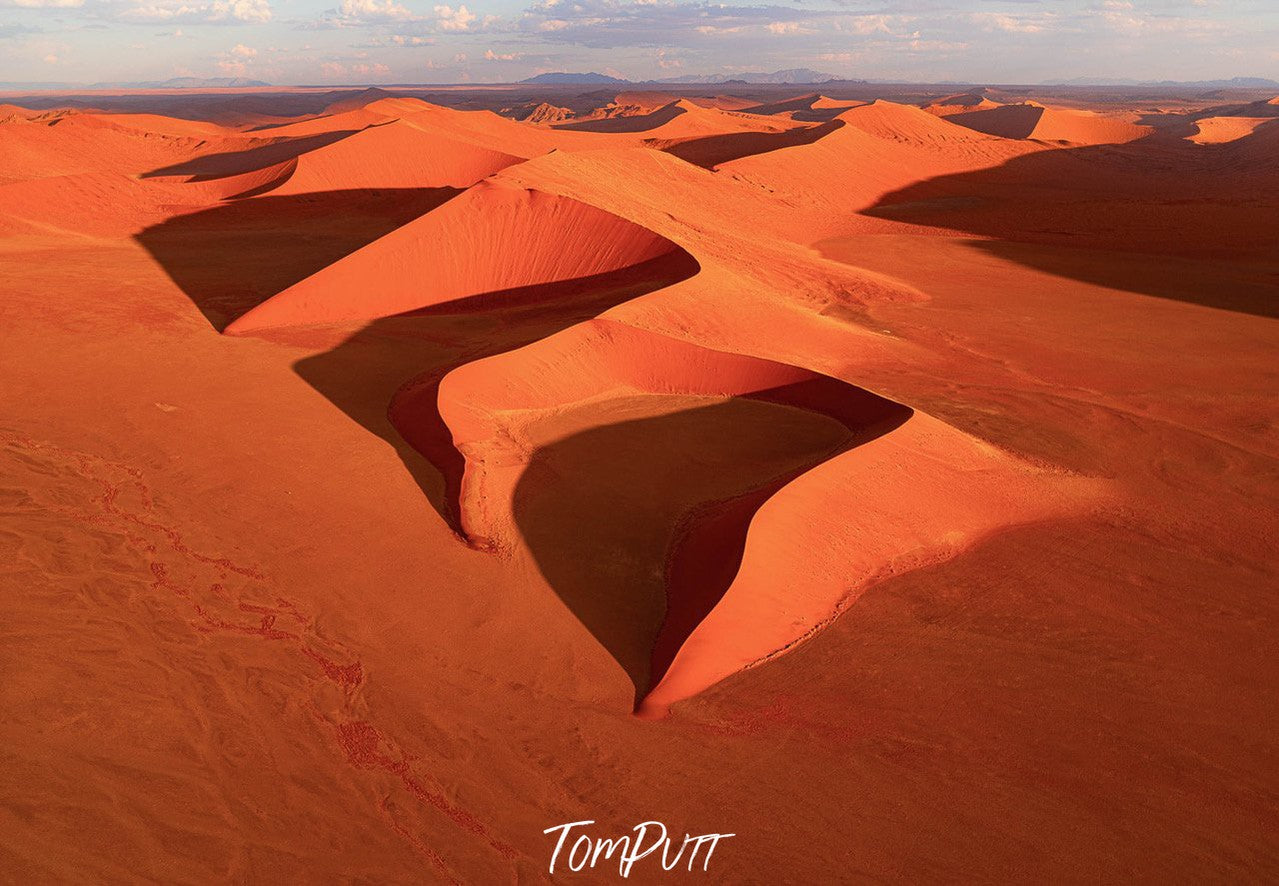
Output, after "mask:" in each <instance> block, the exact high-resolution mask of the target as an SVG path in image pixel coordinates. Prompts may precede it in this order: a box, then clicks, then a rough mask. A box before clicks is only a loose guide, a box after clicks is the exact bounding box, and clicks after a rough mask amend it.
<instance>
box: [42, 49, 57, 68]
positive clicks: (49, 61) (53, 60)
mask: <svg viewBox="0 0 1279 886" xmlns="http://www.w3.org/2000/svg"><path fill="white" fill-rule="evenodd" d="M44 63H45V64H46V65H56V64H57V63H58V57H57V56H56V55H54V54H53V53H52V52H51V53H49V54H48V55H46V56H45V57H44Z"/></svg>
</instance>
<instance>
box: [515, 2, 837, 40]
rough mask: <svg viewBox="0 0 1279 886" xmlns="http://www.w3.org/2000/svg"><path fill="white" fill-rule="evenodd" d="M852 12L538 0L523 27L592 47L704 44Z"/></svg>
mask: <svg viewBox="0 0 1279 886" xmlns="http://www.w3.org/2000/svg"><path fill="white" fill-rule="evenodd" d="M840 17H848V14H847V13H846V12H844V11H842V10H834V9H796V8H794V7H789V6H730V5H728V4H724V3H712V2H707V0H693V2H687V3H677V2H674V0H645V2H630V3H628V2H623V0H534V2H533V4H532V5H531V6H530V7H529V8H528V9H527V10H526V11H525V12H524V15H523V16H522V17H521V18H520V20H519V23H518V28H519V29H520V30H522V31H525V32H527V33H531V34H538V35H541V36H542V37H543V39H547V40H552V41H554V42H557V43H573V44H578V45H581V46H587V47H591V48H600V49H611V48H615V47H619V46H652V47H672V46H688V47H691V46H701V45H704V44H705V41H706V40H707V39H722V38H724V37H727V36H729V35H734V34H743V33H745V32H750V31H754V32H755V33H756V34H757V35H760V36H761V37H766V36H768V35H769V34H799V33H807V32H810V31H814V30H816V26H817V23H819V22H830V21H832V20H834V19H837V18H840Z"/></svg>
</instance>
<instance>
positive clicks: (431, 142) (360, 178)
mask: <svg viewBox="0 0 1279 886" xmlns="http://www.w3.org/2000/svg"><path fill="white" fill-rule="evenodd" d="M522 160H523V158H522V157H514V156H511V155H510V154H503V153H501V152H499V151H493V150H490V149H488V148H482V147H479V146H475V145H466V144H460V143H458V142H455V141H453V140H452V139H449V138H446V137H441V136H438V135H436V134H434V133H432V132H429V131H428V130H426V129H424V128H419V127H417V126H414V125H413V124H412V123H410V122H407V121H405V120H397V121H394V122H391V123H384V124H380V125H376V126H370V127H369V128H367V129H364V130H361V131H360V132H357V133H355V134H354V135H351V136H348V137H346V138H344V139H342V140H341V141H337V142H334V143H333V144H331V145H325V146H324V147H320V148H317V149H315V150H314V151H308V152H306V153H305V154H302V155H300V156H299V157H298V158H297V159H296V160H295V161H294V163H295V169H294V170H293V172H292V174H291V175H290V176H289V177H288V180H287V181H284V182H282V183H281V184H280V185H279V186H278V187H276V188H273V189H272V193H274V194H276V195H283V194H304V193H308V192H315V191H334V190H341V189H344V188H441V187H466V186H468V185H472V184H474V183H475V182H477V181H479V180H480V179H483V178H487V177H488V176H490V175H492V174H493V173H494V172H497V171H498V170H499V169H503V168H505V167H507V166H510V165H511V164H512V163H519V162H521V161H522Z"/></svg>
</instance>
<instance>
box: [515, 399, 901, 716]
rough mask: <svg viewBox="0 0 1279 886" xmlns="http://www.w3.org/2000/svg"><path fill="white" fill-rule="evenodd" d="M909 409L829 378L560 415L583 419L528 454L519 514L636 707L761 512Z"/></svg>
mask: <svg viewBox="0 0 1279 886" xmlns="http://www.w3.org/2000/svg"><path fill="white" fill-rule="evenodd" d="M832 398H836V399H838V400H840V401H842V402H841V403H838V404H836V403H834V402H833V400H832ZM819 404H820V405H819ZM822 407H833V408H822ZM819 408H820V411H818V409H819ZM645 413H650V414H645ZM910 414H911V410H910V409H909V408H907V407H904V406H901V405H899V404H896V403H892V402H891V401H888V400H884V399H882V398H879V397H877V396H875V395H873V394H870V393H868V392H865V391H862V390H861V389H859V388H855V387H853V386H851V385H846V384H844V383H842V382H838V381H836V380H834V379H828V378H817V379H814V380H811V381H806V382H800V383H797V384H794V385H786V386H783V387H781V388H776V389H772V390H768V391H760V392H757V393H754V394H750V395H746V396H738V397H731V398H727V399H723V398H721V399H711V398H688V397H666V396H662V395H651V394H649V395H641V396H637V397H630V398H622V399H619V400H617V401H614V402H612V403H610V404H607V405H605V406H603V407H601V406H600V405H599V404H592V405H591V406H589V407H584V408H583V409H582V410H581V411H580V413H577V414H574V413H573V412H572V411H569V412H567V413H561V414H558V415H557V417H556V419H555V420H556V422H557V424H561V425H564V424H567V425H569V426H572V425H573V424H574V423H575V422H577V421H579V420H580V421H584V422H588V423H590V424H591V426H588V427H585V428H582V429H580V430H577V431H574V432H572V433H569V434H568V435H567V436H563V437H560V438H557V439H553V440H551V441H550V442H547V443H546V444H545V445H543V446H541V447H540V448H539V449H537V450H536V451H535V452H534V453H533V455H532V457H531V459H530V461H529V463H528V466H527V468H526V469H525V470H524V472H523V474H522V475H521V476H520V479H519V481H518V484H517V485H516V488H515V491H514V494H513V503H512V510H513V516H514V521H515V524H516V526H517V528H518V530H519V532H520V535H521V536H522V538H523V539H524V542H525V543H526V544H527V546H528V548H529V550H530V551H531V553H532V555H533V557H534V559H535V560H536V562H537V565H538V567H539V568H540V570H541V571H542V573H543V575H544V576H545V578H546V579H547V581H548V583H549V584H550V585H551V587H552V588H553V589H554V590H555V592H556V593H557V594H558V595H559V597H560V599H561V600H562V601H563V602H564V604H565V605H566V606H567V607H568V608H569V609H570V610H571V611H572V612H573V614H574V615H575V616H576V617H577V618H578V619H579V620H580V621H581V623H582V624H583V625H584V626H585V627H586V628H587V629H588V630H589V631H590V632H591V634H592V635H593V636H594V637H595V638H596V639H597V640H598V641H599V643H600V644H601V645H602V646H603V647H604V648H605V649H606V650H607V651H608V652H609V654H610V655H611V656H612V657H613V658H614V660H615V661H616V662H617V663H618V664H619V665H620V666H621V667H622V668H623V670H625V672H626V674H627V675H628V676H629V678H630V679H631V681H632V683H633V685H634V689H635V702H636V704H638V703H639V701H640V700H641V699H642V698H643V696H644V695H645V694H646V693H647V692H648V690H649V689H650V688H651V686H652V685H655V684H656V683H657V681H658V680H660V678H661V677H662V675H663V674H664V673H665V671H666V669H667V668H668V667H669V666H670V664H671V662H672V660H673V659H674V657H675V654H676V652H677V651H678V650H679V648H680V647H681V646H682V645H683V643H684V641H685V640H686V639H687V638H688V637H689V635H690V634H691V633H692V632H693V630H694V629H695V628H696V627H697V625H698V624H700V623H701V621H702V620H703V619H704V618H705V617H706V615H707V614H708V613H709V612H710V611H711V609H712V608H714V606H715V605H716V604H717V603H718V602H719V601H720V599H721V598H722V597H723V595H724V593H725V591H726V590H727V589H728V588H729V586H730V585H731V583H732V581H733V579H734V578H735V576H736V574H737V571H738V567H739V566H740V564H741V561H742V554H743V551H744V549H745V545H746V539H747V530H748V527H749V525H750V522H751V519H752V518H753V517H754V515H755V513H756V511H758V510H759V508H760V506H761V505H763V504H764V502H765V501H767V500H768V499H769V498H771V497H772V496H773V495H774V494H775V493H777V491H778V490H779V489H781V488H782V487H783V486H785V485H786V484H787V483H789V482H790V481H791V480H793V479H794V478H795V477H797V476H799V475H800V474H802V473H804V472H806V471H807V470H809V469H810V468H812V467H813V466H815V465H817V464H820V463H821V462H823V461H826V460H827V459H829V458H831V457H832V456H835V455H837V454H839V453H841V452H845V451H848V450H849V449H852V448H855V447H856V446H857V445H860V444H861V443H864V442H867V441H869V440H871V439H874V438H875V437H878V436H880V435H882V434H884V433H887V432H889V431H890V430H892V429H893V428H895V427H897V426H899V425H900V424H901V423H902V422H904V421H905V420H906V419H907V418H908V417H909V416H910ZM601 420H603V421H606V422H608V423H606V424H602V425H601V424H597V422H599V421H601Z"/></svg>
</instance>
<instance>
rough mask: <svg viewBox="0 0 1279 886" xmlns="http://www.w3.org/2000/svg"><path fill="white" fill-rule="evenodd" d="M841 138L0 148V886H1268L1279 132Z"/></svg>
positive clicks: (501, 135)
mask: <svg viewBox="0 0 1279 886" xmlns="http://www.w3.org/2000/svg"><path fill="white" fill-rule="evenodd" d="M832 92H834V94H831V95H826V94H815V93H810V94H805V95H799V96H796V95H793V94H791V95H779V94H775V93H767V94H763V93H761V94H759V95H756V96H750V97H743V96H736V95H728V96H695V95H689V96H685V95H682V94H665V93H663V94H645V93H636V92H631V93H619V94H617V95H615V96H613V97H612V98H611V99H610V98H608V97H601V96H599V95H592V96H584V97H580V98H578V97H572V96H569V97H567V98H564V99H562V100H561V99H560V98H557V97H556V96H554V95H550V96H549V97H548V98H547V99H546V100H545V101H538V102H533V101H529V100H527V97H526V96H517V97H515V98H512V97H511V96H503V95H501V94H500V93H497V94H495V95H494V96H493V97H492V106H493V107H494V108H497V109H503V108H504V109H506V111H507V112H508V113H507V115H506V116H502V115H500V114H498V113H494V112H493V111H489V110H458V109H455V108H451V107H444V106H441V105H439V104H436V103H432V102H428V101H424V100H423V99H422V98H421V97H417V96H413V95H407V94H404V95H399V94H395V93H393V92H390V91H387V90H369V91H368V92H362V93H356V94H346V95H341V94H338V95H327V96H323V100H322V101H321V99H320V97H317V96H315V95H314V94H312V93H308V92H305V91H299V92H298V93H297V94H295V95H281V96H278V97H274V98H273V97H272V96H270V95H258V94H253V95H242V96H236V95H230V96H228V97H226V102H224V103H221V104H219V103H217V101H215V99H217V98H218V97H217V96H211V97H209V103H208V104H207V105H196V104H193V105H191V108H192V109H193V110H192V111H191V114H192V117H193V119H186V118H185V117H184V116H170V115H169V114H168V113H161V112H159V111H157V110H155V109H153V111H151V112H147V113H127V112H125V111H122V110H120V109H119V108H117V107H116V106H115V105H114V104H113V103H112V102H111V101H108V100H107V99H106V98H102V99H101V102H100V103H101V106H102V108H103V110H100V111H99V110H93V109H92V108H91V107H87V106H83V105H82V106H80V107H79V108H77V109H65V108H63V109H59V108H41V109H28V108H26V107H21V106H19V105H18V104H13V105H4V106H3V107H0V236H2V237H3V240H2V241H0V292H3V295H4V305H5V323H4V325H3V332H2V333H0V334H2V335H3V342H2V343H0V377H3V378H4V379H5V383H4V384H3V385H2V386H0V397H2V398H3V401H2V403H0V413H2V414H3V419H2V420H0V444H3V447H4V455H5V457H4V460H3V461H0V465H3V468H2V470H3V474H2V476H0V508H3V510H4V513H5V520H4V522H3V525H2V527H0V563H3V564H5V565H3V566H2V567H0V576H2V577H3V583H4V584H3V587H4V591H5V594H4V613H3V618H0V636H2V637H3V643H0V656H3V659H2V660H3V665H4V670H3V673H4V674H5V680H4V682H3V686H4V689H3V697H4V702H3V711H4V713H5V716H4V718H3V725H0V743H2V744H3V746H4V747H5V749H6V762H5V763H4V765H3V767H0V795H2V796H3V797H4V798H5V800H6V802H5V803H4V804H2V806H3V808H4V809H5V810H6V813H5V836H4V837H3V838H2V839H0V858H2V859H3V862H2V864H3V868H4V869H5V870H6V871H8V872H10V873H11V874H12V876H14V877H15V878H16V879H17V880H19V881H22V882H51V881H68V882H155V881H162V882H227V881H231V882H265V881H269V880H279V881H282V882H376V883H422V882H457V883H489V882H539V881H542V880H544V879H545V870H546V864H547V861H548V859H549V849H550V845H549V843H548V838H547V837H545V836H544V835H543V833H542V832H543V830H544V829H545V828H547V827H551V826H553V825H556V824H559V823H561V822H567V821H576V820H582V819H595V820H597V821H600V822H606V823H609V824H610V827H611V829H612V830H615V831H616V832H617V833H622V832H623V831H625V830H626V829H628V828H630V827H631V826H632V825H633V824H635V823H637V822H640V821H644V820H647V819H661V820H664V821H666V822H667V823H668V824H669V825H670V826H671V827H672V828H673V829H674V830H688V831H691V832H694V833H700V832H704V831H721V832H734V833H736V834H738V835H739V836H738V837H737V838H735V839H734V841H733V842H731V843H729V844H726V845H725V846H724V847H722V848H721V849H720V850H719V851H718V853H717V855H716V860H715V871H714V874H715V877H716V881H717V882H734V883H776V882H814V883H816V882H849V881H863V880H864V881H882V880H892V881H907V882H920V881H939V880H940V881H965V882H983V881H991V880H1008V879H1015V880H1022V879H1026V880H1036V881H1041V880H1052V881H1058V880H1066V881H1076V880H1081V881H1082V880H1088V881H1096V880H1100V879H1113V878H1115V877H1119V878H1123V879H1139V880H1150V881H1200V882H1202V881H1205V880H1211V881H1224V880H1231V881H1250V880H1256V881H1259V880H1265V879H1268V878H1269V877H1270V876H1273V875H1274V874H1275V873H1276V871H1277V870H1279V868H1277V864H1279V858H1277V849H1276V844H1275V842H1274V836H1273V835H1274V833H1275V832H1276V830H1277V829H1279V821H1277V820H1276V812H1275V810H1276V808H1277V804H1276V802H1275V800H1276V795H1277V791H1279V780H1277V779H1276V767H1275V763H1274V761H1275V759H1276V758H1277V757H1276V750H1277V749H1276V747H1275V734H1274V730H1273V723H1274V722H1276V721H1277V720H1279V711H1277V710H1276V703H1275V695H1274V693H1273V692H1272V691H1269V689H1268V687H1272V685H1273V683H1274V680H1275V676H1276V673H1275V665H1274V662H1275V660H1276V653H1279V649H1277V648H1276V638H1277V637H1279V630H1276V628H1277V627H1279V626H1277V625H1276V619H1275V616H1276V606H1277V605H1279V604H1277V603H1276V596H1275V594H1274V593H1273V591H1274V589H1275V587H1276V581H1275V577H1276V576H1275V572H1276V570H1275V565H1276V563H1275V556H1274V551H1275V549H1276V528H1277V527H1276V523H1277V520H1279V518H1277V517H1276V513H1277V512H1279V509H1277V508H1276V507H1275V505H1276V477H1277V476H1279V472H1277V471H1276V467H1277V464H1279V463H1277V461H1276V456H1279V439H1277V438H1276V434H1275V428H1274V422H1273V415H1272V414H1273V411H1274V395H1275V390H1276V382H1277V376H1276V367H1279V325H1277V324H1276V314H1277V313H1279V310H1277V308H1276V294H1277V293H1279V239H1277V238H1276V231H1279V166H1276V164H1275V162H1274V161H1275V159H1276V157H1277V156H1279V155H1277V153H1276V151H1277V149H1279V130H1277V129H1276V128H1275V126H1274V125H1273V124H1272V122H1271V121H1272V119H1273V118H1274V116H1275V114H1274V112H1272V111H1271V110H1269V109H1273V108H1276V107H1279V105H1275V104H1273V103H1271V102H1269V101H1259V102H1243V103H1235V104H1233V105H1224V104H1223V105H1221V106H1219V107H1218V106H1207V105H1205V106H1202V107H1199V106H1196V107H1195V108H1192V109H1173V110H1169V111H1167V112H1166V113H1165V112H1161V113H1154V112H1150V111H1148V110H1146V109H1145V108H1144V106H1140V107H1139V106H1136V105H1134V106H1132V107H1131V108H1129V107H1117V106H1116V105H1115V104H1114V102H1113V101H1112V102H1109V103H1108V104H1106V106H1105V107H1104V108H1080V107H1069V108H1068V107H1057V106H1053V104H1052V103H1051V102H1048V101H1045V102H1043V103H1040V102H1038V101H1035V100H1031V99H1029V98H1027V97H1025V96H1017V95H1005V94H1004V93H1002V92H1000V93H995V92H991V91H986V90H975V91H973V92H971V93H960V94H953V95H946V94H935V95H924V96H922V97H921V96H916V95H913V94H912V95H911V96H909V100H907V97H906V96H901V98H902V99H903V100H900V101H898V100H886V99H884V98H883V97H875V96H868V95H863V94H861V93H857V94H856V95H854V94H852V93H850V94H849V95H848V96H847V97H842V96H841V94H840V93H838V92H837V91H835V90H832ZM160 99H163V100H164V101H166V102H170V103H176V102H178V101H179V99H176V98H170V97H164V96H159V97H156V99H155V100H156V101H157V102H158V101H160ZM517 99H518V100H517ZM231 100H235V101H237V102H243V101H244V100H251V102H248V103H241V104H230V103H229V102H230V101H231ZM561 101H563V104H561V103H560V102H561ZM591 101H594V102H596V103H595V104H593V105H592V104H590V102H591ZM176 107H177V105H176V104H172V105H163V106H161V105H157V106H156V108H158V109H160V110H169V111H173V112H175V113H176V110H175V109H176ZM197 108H200V109H202V110H199V111H198V113H197V110H195V109H197ZM235 108H239V109H240V110H238V111H236V110H234V109H235ZM571 108H572V109H577V110H572V109H571ZM547 109H549V110H547ZM237 114H238V116H237ZM519 116H522V117H523V118H525V119H524V120H523V121H521V120H517V119H511V118H512V117H519ZM598 875H599V877H600V878H601V879H599V881H600V882H603V878H606V876H607V875H606V874H605V873H604V872H603V871H602V870H601V871H599V872H598ZM589 876H590V875H589V874H586V875H583V878H584V879H585V878H589ZM688 876H690V877H691V876H693V875H688ZM632 879H635V880H636V881H637V882H667V881H665V880H663V879H662V878H661V875H660V868H657V867H656V866H655V867H654V868H650V869H648V870H647V871H646V870H644V869H643V868H642V867H637V868H636V869H635V873H634V874H633V876H632ZM588 881H589V880H588ZM592 882H593V881H592Z"/></svg>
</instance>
